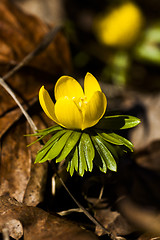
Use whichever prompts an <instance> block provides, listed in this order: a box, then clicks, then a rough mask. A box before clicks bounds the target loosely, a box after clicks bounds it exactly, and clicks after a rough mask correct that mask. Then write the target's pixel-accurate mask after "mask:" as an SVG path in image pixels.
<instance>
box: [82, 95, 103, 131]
mask: <svg viewBox="0 0 160 240" xmlns="http://www.w3.org/2000/svg"><path fill="white" fill-rule="evenodd" d="M106 107H107V99H106V96H105V94H104V93H103V92H100V91H97V92H95V93H94V94H93V96H92V97H91V99H90V101H89V102H88V103H87V105H86V108H85V112H84V122H83V126H82V130H84V129H85V128H89V127H92V126H94V125H95V124H96V123H97V122H98V121H99V120H100V119H101V118H102V117H103V115H104V113H105V111H106Z"/></svg>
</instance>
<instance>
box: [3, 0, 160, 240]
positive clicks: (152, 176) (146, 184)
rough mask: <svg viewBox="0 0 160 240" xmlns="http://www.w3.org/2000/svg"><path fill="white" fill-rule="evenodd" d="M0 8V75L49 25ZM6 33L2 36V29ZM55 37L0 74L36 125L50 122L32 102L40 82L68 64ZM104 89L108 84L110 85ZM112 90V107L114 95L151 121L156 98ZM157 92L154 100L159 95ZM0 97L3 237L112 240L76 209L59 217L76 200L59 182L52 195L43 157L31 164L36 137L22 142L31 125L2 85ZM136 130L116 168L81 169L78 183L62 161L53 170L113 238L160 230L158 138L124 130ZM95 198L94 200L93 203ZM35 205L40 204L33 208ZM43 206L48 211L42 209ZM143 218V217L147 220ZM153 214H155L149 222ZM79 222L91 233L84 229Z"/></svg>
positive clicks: (68, 67)
mask: <svg viewBox="0 0 160 240" xmlns="http://www.w3.org/2000/svg"><path fill="white" fill-rule="evenodd" d="M0 12H4V13H5V14H1V18H0V22H1V28H0V29H1V31H0V42H1V46H2V47H1V50H0V51H1V52H0V70H1V75H5V74H7V73H8V71H9V70H10V69H11V68H12V67H14V66H16V64H18V63H21V61H22V60H23V59H24V57H25V56H26V55H27V54H28V53H30V52H31V51H33V50H34V49H35V48H36V47H37V45H38V44H39V42H40V40H41V39H42V37H43V36H45V35H46V34H47V32H48V31H49V30H50V29H51V28H50V26H48V25H46V24H44V23H43V22H42V21H41V20H39V19H38V18H37V17H34V16H31V15H27V14H25V13H24V12H22V11H21V10H20V9H18V8H17V7H15V6H14V5H12V4H11V3H10V1H7V0H3V1H1V3H0ZM31 23H32V24H31ZM35 29H36V30H35ZM6 32H7V34H5V33H6ZM10 36H12V37H10ZM56 38H57V39H55V41H52V43H50V45H49V47H47V48H44V49H43V51H42V53H41V54H39V55H38V56H36V57H35V58H34V59H33V60H32V61H29V62H28V63H27V64H25V65H23V68H20V69H19V71H15V72H14V74H11V75H10V77H9V78H6V79H5V80H6V82H7V83H8V84H9V85H10V86H11V88H12V90H13V91H14V92H15V93H16V95H17V96H18V99H19V100H20V102H21V103H22V104H23V105H24V106H25V108H26V109H28V110H29V111H30V112H29V113H30V114H31V116H32V118H33V120H34V122H35V124H36V126H37V127H38V128H39V129H43V128H45V127H46V126H50V125H51V122H50V121H49V120H48V119H47V118H46V117H45V116H44V115H43V114H42V113H41V112H40V107H39V106H38V105H37V92H38V89H39V87H40V86H41V85H42V82H44V79H45V84H46V85H47V87H48V88H50V87H51V86H52V85H51V84H52V81H53V79H54V78H55V76H56V75H59V74H62V72H64V73H65V72H69V71H70V70H71V62H70V54H69V48H68V46H67V42H66V39H65V37H64V36H63V34H61V33H60V32H59V33H58V34H57V36H56ZM33 40H34V41H33ZM17 46H18V47H17ZM33 57H34V56H33ZM44 63H45V64H44ZM53 66H54V67H53ZM55 81H56V79H55ZM106 88H107V89H108V86H106ZM107 91H108V90H106V92H107ZM118 94H119V95H117V96H114V98H109V102H110V106H109V107H110V108H111V107H112V109H116V106H117V99H118V103H120V101H119V98H121V100H122V101H121V104H118V106H119V109H116V110H118V111H120V110H123V111H124V109H125V113H124V114H126V113H127V114H128V113H129V112H130V111H133V108H134V104H135V105H136V104H140V106H141V107H142V109H143V110H144V112H143V111H141V112H140V114H141V116H142V118H143V117H144V122H145V120H146V117H147V121H148V122H149V124H152V118H151V116H152V114H154V108H153V111H152V113H151V108H149V109H150V111H149V112H147V111H146V110H148V107H149V106H150V105H149V104H152V103H151V102H150V101H154V100H155V98H152V96H144V95H141V94H138V93H129V92H128V94H127V93H126V92H121V91H120V92H118ZM137 96H138V101H137ZM156 97H157V99H159V96H158V95H157V96H156ZM0 99H1V109H0V121H1V125H0V136H1V159H0V161H1V163H0V165H1V167H0V186H1V187H0V195H1V197H0V213H1V219H0V229H1V232H2V233H3V236H4V230H5V229H7V231H9V235H10V236H11V237H13V238H15V239H20V238H21V237H22V236H23V238H24V239H25V240H26V239H34V238H35V237H36V238H38V239H59V238H62V239H75V238H76V239H103V237H105V238H106V239H110V238H109V236H108V235H107V234H105V233H104V232H103V231H102V228H99V229H98V227H96V230H95V227H94V225H93V224H91V222H88V221H87V220H86V218H85V219H84V218H83V217H82V219H81V215H78V218H77V215H76V214H75V216H74V214H69V215H68V216H67V217H65V218H64V217H59V216H57V215H56V212H57V211H59V210H60V211H63V210H65V209H67V208H68V209H71V208H73V207H74V204H73V202H72V201H71V199H70V198H69V197H67V196H66V195H67V193H66V192H65V191H64V189H63V188H62V185H61V184H60V183H59V187H58V188H57V189H56V193H55V196H54V197H53V196H52V195H51V177H52V175H53V172H52V171H51V170H50V169H49V168H48V164H47V163H46V164H33V162H34V160H35V156H36V152H37V151H38V150H39V149H40V145H39V143H38V144H37V145H33V146H31V147H30V148H26V146H27V144H28V140H29V141H30V140H31V139H27V138H26V137H24V135H25V134H28V133H30V131H31V130H30V128H29V126H28V124H27V123H26V121H25V120H24V118H23V117H22V113H21V112H20V110H19V109H18V108H17V106H16V104H15V102H14V101H13V100H12V99H11V98H10V97H9V95H8V93H6V91H5V90H4V89H3V88H1V91H0ZM148 99H150V101H149V100H148ZM158 101H159V100H158ZM128 102H129V104H128ZM128 105H129V107H128ZM113 106H114V107H115V108H114V107H113ZM155 111H156V109H155ZM146 112H147V115H146ZM135 114H137V112H135ZM138 114H139V113H138ZM143 114H144V115H143ZM156 114H157V111H156ZM157 118H158V117H157ZM158 119H159V118H158ZM156 124H158V123H156ZM143 126H144V125H143ZM155 128H157V129H158V125H156V126H155V125H154V128H153V126H152V127H150V129H151V130H153V129H155ZM137 133H138V134H139V138H138V141H140V139H142V140H141V141H143V144H142V145H139V144H138V143H136V142H135V146H136V148H135V154H134V155H132V156H129V155H128V156H126V159H122V160H121V162H120V163H119V166H118V168H119V172H118V174H111V173H110V172H108V174H106V175H105V174H98V173H97V172H95V173H94V174H90V175H86V176H85V177H84V179H83V182H82V180H81V179H79V177H78V176H73V177H72V179H70V178H69V177H68V175H67V173H66V172H65V171H64V170H63V165H62V166H59V169H58V172H59V173H61V174H62V173H64V174H65V177H64V179H65V182H66V183H67V184H68V185H69V187H70V189H71V190H72V192H74V195H75V196H76V198H77V199H78V200H79V201H82V202H83V203H84V205H87V208H88V206H89V207H90V211H91V212H92V214H93V215H95V217H96V218H97V220H99V221H100V222H101V223H102V224H103V225H104V227H105V228H107V230H108V231H109V232H110V233H112V239H120V238H122V239H138V240H142V239H143V240H150V239H154V238H155V239H156V238H157V239H158V236H159V234H160V233H159V232H158V229H160V226H159V220H158V219H159V201H160V195H159V182H160V181H159V180H160V176H159V159H160V158H159V140H158V138H157V139H154V141H153V139H152V137H151V136H152V135H154V134H152V133H153V132H152V131H150V132H148V136H147V138H143V135H142V132H141V130H140V128H139V129H138V130H135V132H134V131H132V132H129V134H130V137H131V139H132V138H133V139H134V141H136V137H135V135H136V136H137ZM127 134H128V132H127ZM139 146H140V147H139ZM77 186H78V189H77ZM101 187H103V188H104V191H103V194H102V198H101V199H100V200H99V201H97V200H98V195H99V191H100V188H101ZM93 189H94V191H93ZM98 190H99V191H98ZM6 194H7V195H6ZM8 194H9V196H8ZM64 196H65V201H64ZM124 196H125V197H124ZM123 197H124V200H126V201H120V200H121V199H122V200H123ZM91 199H92V201H91ZM93 199H94V201H95V202H96V205H94V201H93ZM130 200H132V201H133V202H130ZM124 203H125V204H124ZM129 204H130V205H129ZM37 205H39V206H40V208H37V207H36V206H37ZM41 208H42V209H44V210H42V209H41ZM48 210H49V211H52V213H53V214H50V213H48ZM136 211H138V213H139V216H140V218H139V219H138V217H137V216H138V215H137V214H134V215H133V214H132V213H136ZM147 218H148V219H149V221H148V222H147V221H145V220H146V219H147ZM71 219H72V222H71V221H70V220H71ZM154 219H156V220H155V221H153V220H154ZM138 220H139V221H138ZM77 223H78V225H77ZM79 225H80V226H83V228H86V229H89V230H90V231H86V230H84V229H82V228H81V227H80V226H79ZM94 232H95V233H96V234H94ZM141 232H143V234H142V233H141ZM150 232H152V233H150ZM106 235H107V236H106ZM98 236H99V237H98ZM113 236H114V237H113Z"/></svg>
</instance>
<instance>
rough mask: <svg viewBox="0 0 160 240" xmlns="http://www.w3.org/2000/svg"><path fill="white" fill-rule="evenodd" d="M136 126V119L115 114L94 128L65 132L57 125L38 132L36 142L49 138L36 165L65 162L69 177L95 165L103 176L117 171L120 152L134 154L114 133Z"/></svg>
mask: <svg viewBox="0 0 160 240" xmlns="http://www.w3.org/2000/svg"><path fill="white" fill-rule="evenodd" d="M139 123H140V120H139V119H138V118H136V117H132V116H128V115H114V116H106V117H103V118H102V119H101V120H100V122H99V123H98V124H97V125H95V126H94V127H92V128H88V129H86V130H83V131H82V130H75V129H74V130H72V129H65V128H63V127H61V126H59V125H55V126H52V127H50V128H47V129H44V130H38V131H37V133H35V134H32V136H37V137H39V138H38V139H37V140H36V141H35V142H37V141H40V140H41V139H42V138H44V137H45V136H47V135H48V134H51V138H50V139H49V140H48V141H47V142H46V144H45V145H44V146H43V147H42V148H41V150H39V151H38V153H37V156H36V159H35V163H43V162H45V161H48V160H53V159H55V161H56V162H57V163H58V162H61V161H62V160H64V159H65V162H66V168H67V171H68V172H69V173H70V175H71V176H72V175H73V173H74V171H76V172H78V174H79V175H80V176H83V175H84V172H85V171H90V172H91V171H92V169H93V166H94V164H95V165H96V166H97V167H98V168H99V169H100V170H101V171H102V172H104V173H106V171H107V169H109V170H111V171H117V164H116V160H117V159H118V157H119V155H120V154H121V152H122V151H133V144H132V143H131V142H130V141H129V140H127V139H125V138H123V137H122V136H120V135H118V134H116V133H114V132H113V131H115V130H122V129H127V128H132V127H135V126H136V125H138V124H139ZM35 142H33V143H35ZM33 143H32V144H33ZM30 145H31V144H30ZM30 145H29V146H30Z"/></svg>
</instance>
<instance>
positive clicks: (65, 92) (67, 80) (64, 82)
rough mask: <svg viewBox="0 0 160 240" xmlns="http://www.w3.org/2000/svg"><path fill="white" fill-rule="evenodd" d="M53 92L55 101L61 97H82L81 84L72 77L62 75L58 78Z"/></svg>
mask: <svg viewBox="0 0 160 240" xmlns="http://www.w3.org/2000/svg"><path fill="white" fill-rule="evenodd" d="M54 94H55V99H56V101H57V100H58V99H60V98H62V97H65V96H67V97H69V98H73V97H83V95H84V93H83V89H82V87H81V85H80V84H79V83H78V82H77V81H76V80H75V79H74V78H72V77H69V76H62V77H60V78H59V79H58V81H57V83H56V85H55V88H54Z"/></svg>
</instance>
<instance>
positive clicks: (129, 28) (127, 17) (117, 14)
mask: <svg viewBox="0 0 160 240" xmlns="http://www.w3.org/2000/svg"><path fill="white" fill-rule="evenodd" d="M143 20H144V19H143V16H142V13H141V11H140V9H139V8H138V7H137V6H136V5H135V4H134V3H132V2H127V3H124V4H123V5H121V6H119V7H117V8H115V9H113V10H112V11H110V12H109V13H107V14H104V15H103V16H99V18H97V19H96V20H95V24H94V26H93V28H94V30H95V33H96V35H97V38H98V39H99V41H100V42H102V43H103V44H106V45H109V46H113V47H115V46H116V47H128V46H131V45H132V44H133V43H134V42H135V41H136V39H137V38H138V36H139V34H140V32H141V30H142V26H143V22H144V21H143Z"/></svg>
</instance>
